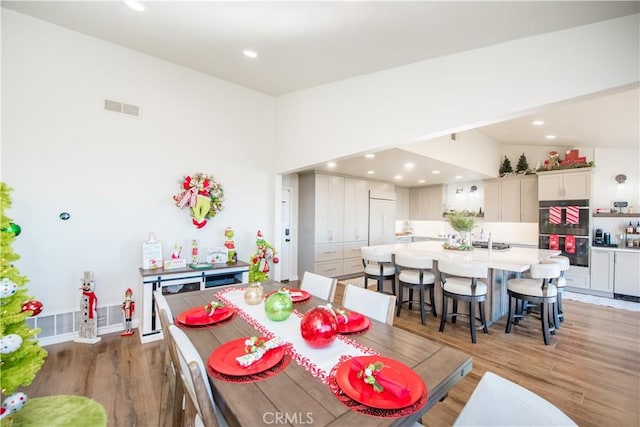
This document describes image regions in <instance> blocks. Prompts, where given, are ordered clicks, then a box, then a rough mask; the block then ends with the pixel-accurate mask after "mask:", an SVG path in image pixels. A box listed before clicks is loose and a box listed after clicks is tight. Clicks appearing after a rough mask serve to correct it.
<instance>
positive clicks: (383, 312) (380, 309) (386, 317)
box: [342, 284, 396, 325]
mask: <svg viewBox="0 0 640 427" xmlns="http://www.w3.org/2000/svg"><path fill="white" fill-rule="evenodd" d="M395 305H396V296H395V295H389V294H383V293H380V292H375V291H370V290H369V289H363V288H361V287H359V286H356V285H353V284H347V286H346V287H345V290H344V296H343V297H342V306H343V307H344V308H346V309H348V310H353V311H356V312H358V313H361V314H364V315H365V316H367V317H370V318H372V319H375V320H378V321H380V322H384V323H387V324H389V325H393V317H394V316H393V315H394V311H395V310H394V308H395Z"/></svg>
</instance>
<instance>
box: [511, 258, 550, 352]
mask: <svg viewBox="0 0 640 427" xmlns="http://www.w3.org/2000/svg"><path fill="white" fill-rule="evenodd" d="M529 271H530V276H531V278H530V279H524V278H521V279H511V280H509V281H507V295H508V298H509V318H508V319H507V327H506V329H505V333H507V334H509V333H511V326H512V325H514V324H516V321H517V320H518V319H520V318H523V314H516V313H515V311H516V310H515V306H516V304H513V299H514V298H515V299H516V300H522V301H527V302H531V303H534V304H540V321H541V325H542V338H543V339H544V343H545V345H549V333H550V332H551V333H552V334H554V335H555V322H554V324H553V325H550V324H549V318H550V317H551V315H552V314H553V313H554V311H553V310H555V308H556V306H555V304H556V299H557V297H558V290H557V288H556V287H555V285H553V284H552V283H551V281H552V280H553V279H556V278H558V277H560V265H559V264H557V263H555V262H554V263H548V264H533V265H532V266H531V269H530V270H529ZM516 318H517V319H516Z"/></svg>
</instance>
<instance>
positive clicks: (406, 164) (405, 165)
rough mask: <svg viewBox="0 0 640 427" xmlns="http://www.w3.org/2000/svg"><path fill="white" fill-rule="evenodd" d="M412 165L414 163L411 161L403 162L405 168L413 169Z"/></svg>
mask: <svg viewBox="0 0 640 427" xmlns="http://www.w3.org/2000/svg"><path fill="white" fill-rule="evenodd" d="M414 166H415V164H413V163H411V162H409V163H405V164H404V167H405V168H407V169H413V167H414Z"/></svg>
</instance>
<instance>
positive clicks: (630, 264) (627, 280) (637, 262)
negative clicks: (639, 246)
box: [613, 251, 640, 297]
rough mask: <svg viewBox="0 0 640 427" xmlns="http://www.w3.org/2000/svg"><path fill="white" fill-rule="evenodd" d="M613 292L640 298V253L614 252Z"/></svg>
mask: <svg viewBox="0 0 640 427" xmlns="http://www.w3.org/2000/svg"><path fill="white" fill-rule="evenodd" d="M614 253H615V259H614V265H615V267H614V272H613V276H614V282H613V292H614V293H615V294H620V295H630V296H634V297H640V274H639V272H638V271H639V270H640V252H632V251H628V252H627V251H615V252H614Z"/></svg>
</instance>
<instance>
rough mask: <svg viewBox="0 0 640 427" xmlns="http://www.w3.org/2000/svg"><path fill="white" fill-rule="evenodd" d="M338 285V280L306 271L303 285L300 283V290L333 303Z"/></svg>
mask: <svg viewBox="0 0 640 427" xmlns="http://www.w3.org/2000/svg"><path fill="white" fill-rule="evenodd" d="M337 284H338V279H333V278H331V277H327V276H322V275H320V274H316V273H312V272H310V271H305V272H304V275H303V276H302V283H300V289H302V290H304V291H307V292H309V293H310V294H311V295H313V296H315V297H318V298H320V299H323V300H325V301H329V302H333V297H334V296H335V294H336V286H337Z"/></svg>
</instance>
